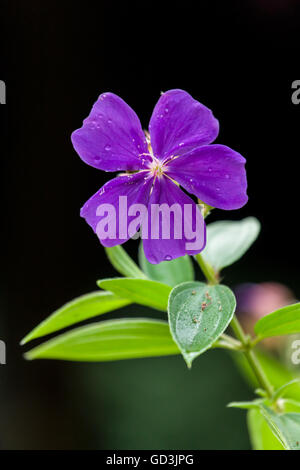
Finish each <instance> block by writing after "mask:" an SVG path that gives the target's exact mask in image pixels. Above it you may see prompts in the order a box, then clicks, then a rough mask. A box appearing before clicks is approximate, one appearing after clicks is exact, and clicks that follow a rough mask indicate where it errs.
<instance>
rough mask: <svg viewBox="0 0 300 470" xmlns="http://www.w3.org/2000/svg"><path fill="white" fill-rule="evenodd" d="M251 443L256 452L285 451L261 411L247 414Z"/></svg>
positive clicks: (251, 411) (254, 410) (252, 410)
mask: <svg viewBox="0 0 300 470" xmlns="http://www.w3.org/2000/svg"><path fill="white" fill-rule="evenodd" d="M247 425H248V431H249V435H250V441H251V444H252V448H253V449H254V450H283V449H284V447H283V445H282V444H281V443H280V442H279V440H278V439H277V438H276V437H275V436H274V434H273V432H272V431H271V429H270V427H269V425H268V423H267V422H266V420H265V418H264V417H263V415H262V413H261V411H260V409H251V410H249V411H248V413H247Z"/></svg>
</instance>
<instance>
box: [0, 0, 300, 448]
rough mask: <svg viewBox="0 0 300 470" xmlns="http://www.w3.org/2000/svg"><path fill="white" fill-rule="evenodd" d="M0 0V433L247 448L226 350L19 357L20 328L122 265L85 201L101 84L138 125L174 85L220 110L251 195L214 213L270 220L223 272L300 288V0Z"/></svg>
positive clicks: (56, 442)
mask: <svg viewBox="0 0 300 470" xmlns="http://www.w3.org/2000/svg"><path fill="white" fill-rule="evenodd" d="M1 8H2V15H1V23H2V27H1V34H2V40H1V45H0V53H1V63H0V67H1V68H0V70H1V76H0V79H3V80H5V82H6V85H7V104H6V105H5V106H1V109H0V111H1V150H2V151H1V157H2V158H1V164H2V165H3V169H4V172H3V173H2V174H3V175H4V178H3V182H2V189H4V194H3V199H2V205H1V207H2V221H3V224H2V232H3V234H4V241H3V243H2V249H3V250H2V260H3V262H2V267H3V268H2V282H1V285H2V288H1V291H2V298H1V305H2V308H1V315H0V339H3V340H5V341H6V344H7V365H6V366H0V399H1V404H0V409H1V420H0V421H1V429H0V445H2V447H3V448H108V447H110V448H114V447H119V448H126V447H127V448H128V447H131V448H149V447H150V448H151V446H152V447H162V448H164V447H165V448H168V447H173V448H189V447H192V448H197V447H198V448H220V447H221V448H247V446H248V445H249V444H248V440H247V436H246V431H245V425H244V415H242V414H239V412H235V411H230V412H228V410H225V404H226V402H228V401H230V400H233V399H240V398H241V395H243V397H244V398H247V397H248V393H249V392H248V391H247V388H246V387H245V386H244V385H243V384H242V382H241V381H240V379H239V377H238V376H237V374H236V372H235V370H234V367H233V366H232V365H231V362H230V359H229V358H227V356H224V354H223V355H220V354H219V352H211V353H208V354H207V355H205V356H203V358H200V359H199V360H198V362H197V363H196V364H195V367H194V368H193V371H192V372H187V371H186V370H185V369H184V364H183V362H182V360H181V359H180V358H172V359H153V360H145V361H132V362H123V363H116V364H104V365H83V364H65V363H59V362H50V361H49V362H42V361H41V362H38V361H37V362H34V363H25V361H24V360H23V359H22V350H21V348H20V347H19V346H18V342H19V340H20V339H21V338H22V336H24V334H25V333H27V332H28V331H29V330H30V329H31V328H32V327H33V326H35V325H36V324H37V323H38V322H39V321H41V320H42V319H43V318H45V317H46V316H47V315H48V314H49V313H51V311H53V310H54V309H55V308H57V307H58V306H60V305H61V304H62V303H63V302H66V301H68V300H70V299H71V298H73V297H75V296H77V295H79V294H81V293H85V292H88V291H91V290H93V289H95V280H96V279H97V278H100V277H104V276H105V277H107V276H111V275H113V274H114V272H113V269H112V268H111V267H110V266H109V264H108V263H107V261H106V258H105V256H104V252H103V249H102V248H101V246H100V245H99V242H98V240H97V238H96V237H95V235H94V234H93V232H92V231H91V229H90V228H89V227H88V226H87V225H86V223H85V222H84V220H83V219H80V217H79V209H80V207H81V206H82V204H83V203H84V202H85V201H86V200H87V199H88V198H89V197H90V196H91V195H92V194H93V193H94V192H96V190H97V189H98V188H99V187H100V186H101V185H102V184H103V183H104V182H105V181H107V179H108V177H109V175H107V174H105V173H102V172H100V171H97V170H96V169H93V168H91V167H88V166H87V165H85V164H84V163H83V162H82V161H81V160H80V159H79V157H78V156H77V154H76V153H75V151H74V150H73V148H72V145H71V142H70V134H71V132H72V131H73V130H74V129H76V128H78V127H80V126H81V121H82V119H83V118H85V117H86V116H87V115H88V113H89V110H90V108H91V106H92V104H93V102H94V101H95V100H96V98H97V96H98V95H99V94H100V93H102V92H104V91H113V92H114V93H116V94H119V95H120V96H122V98H123V99H125V101H127V102H128V103H129V104H130V105H131V106H132V107H133V108H134V109H135V110H136V112H137V113H138V115H139V116H140V118H141V121H142V124H143V126H144V127H147V123H148V120H149V117H150V115H151V112H152V108H153V106H154V104H155V102H156V100H157V99H158V97H159V94H160V92H161V91H166V90H167V89H170V88H183V89H185V90H187V91H188V92H190V93H191V94H192V95H193V96H194V97H195V98H197V99H199V101H202V102H203V103H204V104H205V105H207V106H208V107H209V108H211V109H212V110H213V112H214V114H215V116H216V117H217V118H218V119H219V121H220V126H221V132H220V136H219V138H218V142H219V143H223V144H225V145H228V146H230V147H232V148H234V149H236V150H238V151H239V152H240V153H242V154H243V155H244V156H245V157H246V158H247V161H248V164H247V170H248V181H249V203H248V204H247V206H246V207H244V208H243V209H242V210H240V211H237V212H229V213H226V212H220V211H216V212H215V213H214V214H213V215H212V220H214V219H216V218H231V219H235V218H242V217H245V216H248V215H255V216H257V217H258V218H259V219H260V220H261V222H262V226H263V230H262V234H261V236H260V239H259V241H258V242H257V243H256V245H255V247H254V248H252V250H251V251H250V252H249V253H248V254H247V255H246V257H245V258H244V259H243V260H242V261H240V262H239V264H238V265H237V267H236V268H235V270H234V269H233V270H232V271H231V270H228V272H227V275H226V278H227V279H226V281H227V282H228V283H231V284H234V283H236V282H242V281H246V280H250V281H255V280H257V281H262V280H276V281H279V282H283V283H285V284H289V285H290V286H291V287H292V289H293V290H294V291H295V293H296V295H298V293H299V278H300V276H299V273H298V265H299V258H300V255H299V250H298V239H299V232H298V191H299V172H298V159H299V143H298V135H299V122H300V105H298V106H296V105H294V104H292V101H291V94H292V90H291V84H292V82H293V81H294V80H296V79H297V78H299V75H300V71H299V26H300V20H299V10H300V9H299V2H297V1H292V0H290V1H274V0H273V1H272V0H269V1H268V0H264V1H263V0H245V1H243V2H241V1H237V2H234V1H227V2H224V1H219V2H217V1H212V0H210V1H209V2H206V1H201V2H190V1H185V2H176V1H173V2H170V3H169V2H160V5H158V6H157V5H156V4H155V2H143V1H139V2H135V1H131V2H120V3H119V2H110V3H109V2H104V1H98V2H97V3H95V2H91V1H85V2H80V1H76V0H73V1H67V0H64V1H62V0H61V1H56V0H52V1H49V0H45V1H43V2H41V1H38V0H29V1H27V2H22V1H17V0H11V1H9V2H8V1H6V2H2V7H1ZM127 248H128V249H129V251H130V252H131V253H134V251H135V248H136V245H135V244H133V243H130V244H128V245H127ZM127 313H128V314H137V313H138V314H141V313H142V314H147V315H150V313H149V312H147V311H146V309H145V310H141V309H134V312H132V309H131V310H130V309H127ZM182 395H183V396H184V397H186V400H185V398H184V399H182ZM212 397H215V399H216V400H218V404H217V405H213V404H209V403H208V402H211V401H212ZM182 400H183V401H182ZM174 410H176V412H174ZM226 420H230V422H231V423H232V432H231V433H230V434H228V432H227V431H226ZM240 427H242V429H243V431H242V432H241V431H240V429H239V428H240Z"/></svg>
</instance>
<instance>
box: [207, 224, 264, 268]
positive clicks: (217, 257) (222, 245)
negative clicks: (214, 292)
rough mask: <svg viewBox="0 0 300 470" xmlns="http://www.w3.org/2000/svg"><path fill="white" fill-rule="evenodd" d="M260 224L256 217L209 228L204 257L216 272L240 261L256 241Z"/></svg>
mask: <svg viewBox="0 0 300 470" xmlns="http://www.w3.org/2000/svg"><path fill="white" fill-rule="evenodd" d="M259 231H260V223H259V221H258V220H257V219H256V218H255V217H247V218H246V219H243V220H240V221H238V222H233V221H230V220H224V221H218V222H213V223H212V224H209V225H208V226H207V244H206V247H205V249H204V251H203V252H202V256H203V258H204V259H205V261H206V262H207V263H209V265H211V266H212V267H213V269H214V270H215V271H216V272H219V271H220V270H221V269H222V268H225V267H226V266H230V265H231V264H233V263H234V262H235V261H237V260H238V259H240V258H241V257H242V256H243V255H244V253H246V251H247V250H248V249H249V248H250V246H251V245H252V243H253V242H254V241H255V240H256V238H257V236H258V234H259Z"/></svg>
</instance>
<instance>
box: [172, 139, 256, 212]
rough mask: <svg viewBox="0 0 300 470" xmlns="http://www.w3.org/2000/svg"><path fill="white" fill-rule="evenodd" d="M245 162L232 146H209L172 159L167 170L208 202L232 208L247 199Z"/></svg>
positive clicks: (236, 207)
mask: <svg viewBox="0 0 300 470" xmlns="http://www.w3.org/2000/svg"><path fill="white" fill-rule="evenodd" d="M245 162H246V160H245V159H244V157H242V155H240V154H239V153H237V152H235V151H234V150H232V149H230V148H229V147H225V146H224V145H206V146H204V147H199V148H197V149H195V150H193V151H191V152H189V153H187V154H186V155H183V156H182V157H180V158H175V159H174V160H172V161H170V162H169V163H168V164H167V168H166V173H167V174H168V175H169V176H170V177H171V178H173V179H174V180H175V181H177V182H178V183H179V184H180V185H181V186H182V187H183V188H184V189H186V190H187V191H188V192H189V193H191V194H195V195H196V196H197V197H198V198H199V199H200V200H201V201H203V202H205V203H206V204H209V205H210V206H213V207H217V208H218V209H226V210H232V209H239V208H240V207H242V206H244V205H245V204H246V202H247V201H248V197H247V193H246V190H247V179H246V171H245Z"/></svg>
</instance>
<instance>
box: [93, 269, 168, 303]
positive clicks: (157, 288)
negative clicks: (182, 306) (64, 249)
mask: <svg viewBox="0 0 300 470" xmlns="http://www.w3.org/2000/svg"><path fill="white" fill-rule="evenodd" d="M97 284H98V286H99V287H101V288H102V289H105V290H109V291H111V292H114V293H115V294H116V295H118V296H120V297H122V298H125V299H128V300H130V301H131V302H135V303H137V304H141V305H146V306H148V307H152V308H155V309H157V310H162V311H166V310H167V306H168V297H169V294H170V292H171V287H170V286H167V285H166V284H163V283H161V282H157V281H150V280H147V279H130V278H118V277H116V278H112V279H102V280H100V281H97Z"/></svg>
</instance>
